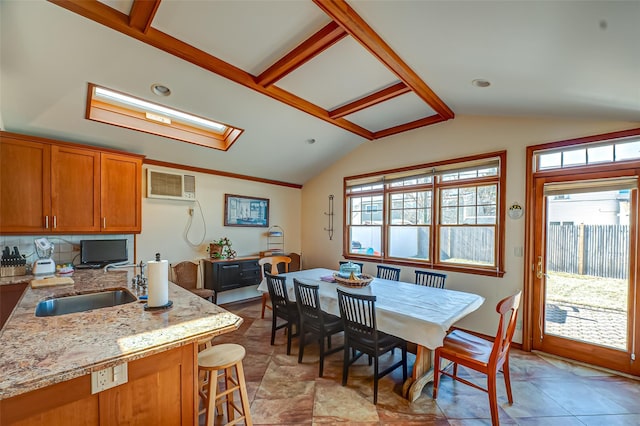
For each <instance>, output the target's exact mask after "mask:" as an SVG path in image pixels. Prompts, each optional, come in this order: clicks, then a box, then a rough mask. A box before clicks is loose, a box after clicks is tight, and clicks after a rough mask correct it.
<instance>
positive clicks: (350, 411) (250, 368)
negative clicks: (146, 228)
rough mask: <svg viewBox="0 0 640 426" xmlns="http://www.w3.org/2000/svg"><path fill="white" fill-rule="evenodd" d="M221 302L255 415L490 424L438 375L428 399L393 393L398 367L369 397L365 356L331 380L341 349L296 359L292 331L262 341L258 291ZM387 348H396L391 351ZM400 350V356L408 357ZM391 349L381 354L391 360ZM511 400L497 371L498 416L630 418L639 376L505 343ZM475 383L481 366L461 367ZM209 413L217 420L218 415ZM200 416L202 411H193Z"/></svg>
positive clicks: (620, 421)
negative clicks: (289, 338)
mask: <svg viewBox="0 0 640 426" xmlns="http://www.w3.org/2000/svg"><path fill="white" fill-rule="evenodd" d="M225 308H226V309H228V310H230V311H232V312H234V313H236V314H238V315H240V316H241V317H243V318H244V323H243V325H242V326H241V328H240V329H239V330H237V331H235V332H233V333H229V334H226V335H223V336H219V337H218V338H216V339H215V340H214V344H216V343H223V342H235V343H239V344H242V345H243V346H245V348H246V349H247V357H246V358H245V360H244V367H245V378H246V381H247V388H248V394H249V399H250V400H251V415H252V418H253V423H254V424H255V425H321V424H322V425H335V424H345V425H347V424H349V425H362V426H364V425H456V426H472V425H473V426H476V425H490V424H491V420H490V414H489V407H488V400H487V395H486V394H485V393H484V392H481V391H478V390H476V389H473V388H471V387H469V386H466V385H464V384H461V383H458V382H453V381H452V380H451V379H449V378H447V377H443V378H442V381H441V387H440V392H439V395H438V399H437V400H436V401H434V400H433V399H432V398H431V391H432V386H431V385H430V384H429V385H427V386H426V387H425V389H424V391H423V393H422V395H421V396H420V398H418V400H416V401H415V402H413V403H410V402H408V401H407V400H405V399H404V398H402V397H401V396H400V392H401V388H402V373H401V371H400V370H399V369H398V370H397V371H396V372H394V373H392V374H391V375H389V376H386V377H385V378H383V379H381V381H380V389H379V393H378V404H377V406H376V405H373V403H372V400H373V399H372V398H373V384H372V379H371V369H370V367H369V366H368V365H367V362H366V358H365V359H361V360H360V361H358V362H357V363H356V364H355V365H354V367H352V368H351V369H350V376H349V381H348V384H347V386H345V387H343V386H341V377H342V353H341V352H338V353H336V354H333V355H329V356H328V357H327V358H326V359H325V367H324V377H322V378H319V377H317V375H318V357H317V349H316V347H317V345H310V346H307V347H305V357H304V360H303V363H302V364H298V363H297V351H298V348H297V339H294V345H293V348H292V353H291V355H290V356H287V355H286V337H285V335H284V332H283V331H282V330H279V331H278V334H277V335H276V344H275V345H274V346H271V345H270V344H269V339H270V332H271V311H267V313H266V315H265V316H266V318H265V319H260V301H259V300H256V301H250V302H246V303H241V304H230V305H227V306H225ZM395 356H396V357H397V356H399V353H398V351H396V355H395ZM414 359H415V358H414V357H413V355H409V366H410V367H411V366H412V365H413V361H414ZM391 360H392V356H391V355H389V356H387V357H386V359H385V361H386V362H391ZM510 360H511V380H512V388H513V397H514V404H513V405H511V406H509V405H508V403H507V399H506V394H505V391H504V382H503V381H502V376H501V375H500V377H499V380H498V383H499V389H498V401H499V405H500V408H499V410H500V423H501V424H503V425H509V424H518V425H549V426H555V425H558V426H560V425H562V426H565V425H567V426H573V425H603V426H604V425H607V426H609V425H640V381H637V380H633V379H629V378H625V377H621V376H617V375H613V374H609V373H606V372H602V371H599V370H594V369H590V368H586V367H584V366H580V365H577V364H572V363H569V362H565V361H562V360H558V359H555V358H551V357H546V356H542V355H540V354H535V353H526V352H522V351H518V350H513V351H512V352H511V358H510ZM462 370H464V369H463V368H461V374H466V375H467V376H468V377H469V378H470V379H471V380H478V382H479V383H483V384H484V381H483V379H482V376H478V375H475V374H474V373H473V372H470V371H468V370H467V371H464V372H463V371H462ZM222 420H223V419H222V417H218V420H217V421H222ZM200 421H201V424H203V422H204V416H201V420H200Z"/></svg>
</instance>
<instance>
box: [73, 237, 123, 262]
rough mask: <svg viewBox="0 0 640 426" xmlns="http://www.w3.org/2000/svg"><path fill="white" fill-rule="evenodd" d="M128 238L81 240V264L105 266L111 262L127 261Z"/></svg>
mask: <svg viewBox="0 0 640 426" xmlns="http://www.w3.org/2000/svg"><path fill="white" fill-rule="evenodd" d="M128 260H129V256H128V254H127V240H120V239H117V240H81V241H80V264H81V265H97V266H104V265H107V264H109V263H118V262H126V261H128Z"/></svg>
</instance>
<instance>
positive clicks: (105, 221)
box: [102, 216, 107, 228]
mask: <svg viewBox="0 0 640 426" xmlns="http://www.w3.org/2000/svg"><path fill="white" fill-rule="evenodd" d="M102 227H103V228H106V227H107V217H106V216H105V217H103V218H102Z"/></svg>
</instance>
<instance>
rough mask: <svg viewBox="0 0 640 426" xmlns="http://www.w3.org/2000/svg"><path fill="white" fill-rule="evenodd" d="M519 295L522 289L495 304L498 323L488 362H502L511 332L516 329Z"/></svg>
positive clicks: (509, 344) (511, 335)
mask: <svg viewBox="0 0 640 426" xmlns="http://www.w3.org/2000/svg"><path fill="white" fill-rule="evenodd" d="M521 297H522V291H519V292H517V293H516V294H513V295H511V296H509V297H505V298H504V299H502V300H501V301H500V302H498V304H497V305H496V312H497V313H498V314H500V321H499V323H498V332H497V333H496V338H495V340H494V342H493V349H492V350H491V355H490V356H489V363H493V362H495V363H496V365H497V366H498V367H500V366H501V365H502V364H503V363H504V360H505V358H506V356H507V354H508V353H509V348H510V347H511V339H513V334H514V333H515V331H516V320H517V318H518V307H519V306H520V298H521Z"/></svg>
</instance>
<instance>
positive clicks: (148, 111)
mask: <svg viewBox="0 0 640 426" xmlns="http://www.w3.org/2000/svg"><path fill="white" fill-rule="evenodd" d="M88 98H89V102H87V113H86V117H87V118H88V119H89V120H93V121H99V122H101V123H106V124H112V125H116V126H120V127H125V128H127V129H132V130H137V131H140V132H145V133H151V134H154V135H160V136H164V137H167V138H171V139H176V140H179V141H183V142H189V143H193V144H196V145H202V146H206V147H208V148H215V149H219V150H223V151H226V150H227V149H229V147H231V145H232V144H233V143H234V142H235V141H236V139H238V137H239V136H240V134H241V133H242V129H238V128H235V127H231V126H228V125H226V124H222V123H218V122H216V121H213V120H209V119H206V118H202V117H198V116H196V115H193V114H188V113H185V112H182V111H178V110H176V109H173V108H169V107H167V106H164V105H160V104H156V103H153V102H149V101H145V100H143V99H139V98H135V97H133V96H129V95H126V94H124V93H121V92H117V91H115V90H111V89H107V88H105V87H100V86H96V85H95V84H91V83H89V96H88Z"/></svg>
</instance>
